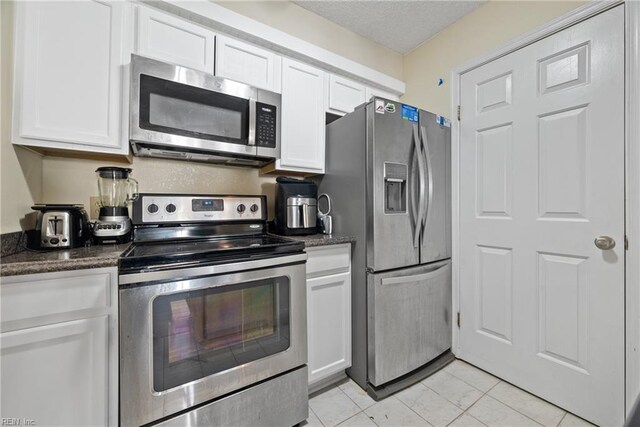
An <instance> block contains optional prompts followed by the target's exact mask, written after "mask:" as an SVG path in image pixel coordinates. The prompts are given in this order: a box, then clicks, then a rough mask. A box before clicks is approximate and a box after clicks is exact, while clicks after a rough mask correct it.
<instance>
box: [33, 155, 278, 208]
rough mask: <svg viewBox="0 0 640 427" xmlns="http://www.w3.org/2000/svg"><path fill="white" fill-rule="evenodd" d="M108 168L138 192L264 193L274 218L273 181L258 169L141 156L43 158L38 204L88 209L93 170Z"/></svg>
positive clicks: (93, 193) (92, 191) (92, 193)
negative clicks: (127, 174)
mask: <svg viewBox="0 0 640 427" xmlns="http://www.w3.org/2000/svg"><path fill="white" fill-rule="evenodd" d="M111 165H114V166H122V167H129V168H131V169H133V172H132V174H131V176H132V177H133V178H135V179H136V180H137V181H138V182H139V183H140V186H139V190H140V192H141V193H149V192H158V193H202V194H234V193H237V194H264V195H266V196H267V199H268V202H269V206H268V208H269V218H273V216H274V213H273V212H274V210H273V202H274V199H275V178H274V177H261V176H259V169H256V168H249V167H233V166H220V165H212V164H206V163H194V162H185V161H179V160H165V159H154V158H141V157H134V159H133V164H131V165H128V164H126V163H124V164H122V163H121V164H118V163H109V162H104V161H94V160H84V159H67V158H61V157H45V158H44V159H43V185H42V187H43V188H42V194H43V200H40V202H42V203H82V204H84V205H85V207H88V206H89V198H90V197H91V196H97V195H98V186H97V183H96V175H95V170H96V169H97V168H98V167H100V166H111ZM25 213H26V212H25Z"/></svg>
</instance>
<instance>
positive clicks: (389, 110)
mask: <svg viewBox="0 0 640 427" xmlns="http://www.w3.org/2000/svg"><path fill="white" fill-rule="evenodd" d="M384 109H385V110H387V113H392V114H393V113H395V112H396V104H392V103H390V102H387V105H385V106H384Z"/></svg>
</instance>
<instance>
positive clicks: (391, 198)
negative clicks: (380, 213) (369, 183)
mask: <svg viewBox="0 0 640 427" xmlns="http://www.w3.org/2000/svg"><path fill="white" fill-rule="evenodd" d="M408 174H409V173H408V167H407V165H404V164H402V163H386V162H385V164H384V213H389V214H394V213H406V212H407V176H408Z"/></svg>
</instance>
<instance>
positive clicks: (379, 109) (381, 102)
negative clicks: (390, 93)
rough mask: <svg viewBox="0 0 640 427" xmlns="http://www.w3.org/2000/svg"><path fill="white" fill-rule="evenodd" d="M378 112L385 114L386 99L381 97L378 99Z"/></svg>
mask: <svg viewBox="0 0 640 427" xmlns="http://www.w3.org/2000/svg"><path fill="white" fill-rule="evenodd" d="M375 105H376V113H378V114H384V101H383V100H381V99H376V104H375Z"/></svg>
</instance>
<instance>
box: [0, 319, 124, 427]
mask: <svg viewBox="0 0 640 427" xmlns="http://www.w3.org/2000/svg"><path fill="white" fill-rule="evenodd" d="M108 332H109V321H108V316H100V317H93V318H89V319H79V320H73V321H69V322H62V323H55V324H52V325H45V326H40V327H37V328H28V329H20V330H17V331H12V332H7V333H3V334H0V343H1V344H0V368H1V370H2V385H1V389H2V416H3V417H6V418H14V417H15V418H27V419H31V420H33V421H34V423H35V424H34V425H49V426H106V425H109V411H108V406H107V405H105V402H106V401H107V400H108V396H109V381H108V379H109V372H108V363H107V356H108V352H107V348H108V341H109V340H108V336H109V334H108ZM114 424H115V423H114Z"/></svg>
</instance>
